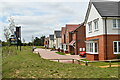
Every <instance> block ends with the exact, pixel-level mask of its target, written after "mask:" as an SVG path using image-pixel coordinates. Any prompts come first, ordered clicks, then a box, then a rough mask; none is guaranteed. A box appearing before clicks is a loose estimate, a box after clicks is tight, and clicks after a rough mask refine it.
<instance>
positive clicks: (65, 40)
mask: <svg viewBox="0 0 120 80" xmlns="http://www.w3.org/2000/svg"><path fill="white" fill-rule="evenodd" d="M79 26H80V25H79V24H77V25H76V24H66V26H65V27H62V50H63V51H64V52H66V53H69V52H70V47H69V43H70V42H71V41H72V33H71V32H72V31H74V30H75V29H76V28H77V27H79Z"/></svg>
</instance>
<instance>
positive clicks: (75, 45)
mask: <svg viewBox="0 0 120 80" xmlns="http://www.w3.org/2000/svg"><path fill="white" fill-rule="evenodd" d="M71 34H72V40H71V42H70V43H69V47H70V49H69V52H70V53H74V54H75V55H78V54H79V53H80V52H83V51H85V50H86V43H85V40H86V35H85V34H86V33H85V26H84V23H82V24H81V25H79V27H77V28H76V29H75V30H74V31H72V32H71Z"/></svg>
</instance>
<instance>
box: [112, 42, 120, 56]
mask: <svg viewBox="0 0 120 80" xmlns="http://www.w3.org/2000/svg"><path fill="white" fill-rule="evenodd" d="M114 42H117V52H114ZM119 42H120V41H113V53H114V54H120V52H118V51H119Z"/></svg>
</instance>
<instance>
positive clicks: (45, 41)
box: [44, 37, 49, 48]
mask: <svg viewBox="0 0 120 80" xmlns="http://www.w3.org/2000/svg"><path fill="white" fill-rule="evenodd" d="M44 47H45V48H49V37H47V38H45V40H44Z"/></svg>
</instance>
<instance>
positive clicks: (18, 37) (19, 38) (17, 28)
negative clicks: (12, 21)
mask: <svg viewBox="0 0 120 80" xmlns="http://www.w3.org/2000/svg"><path fill="white" fill-rule="evenodd" d="M16 38H17V49H18V45H20V51H21V26H19V27H16ZM19 40H20V41H19ZM18 43H20V44H18Z"/></svg>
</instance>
